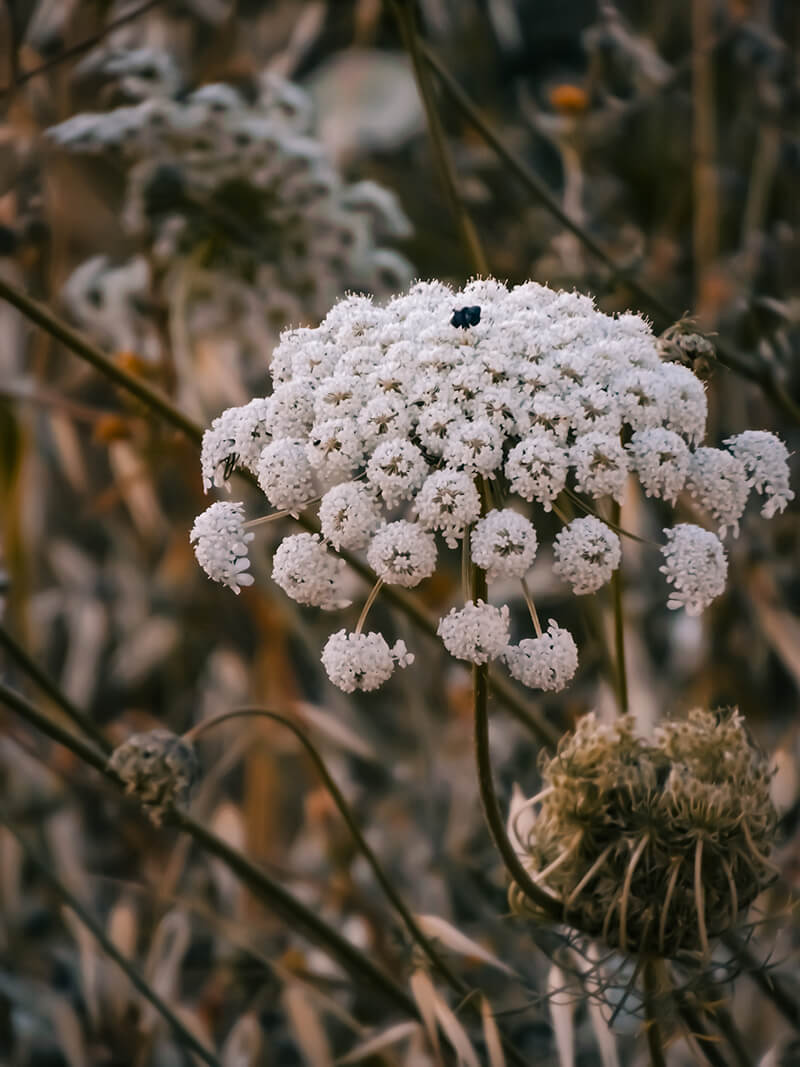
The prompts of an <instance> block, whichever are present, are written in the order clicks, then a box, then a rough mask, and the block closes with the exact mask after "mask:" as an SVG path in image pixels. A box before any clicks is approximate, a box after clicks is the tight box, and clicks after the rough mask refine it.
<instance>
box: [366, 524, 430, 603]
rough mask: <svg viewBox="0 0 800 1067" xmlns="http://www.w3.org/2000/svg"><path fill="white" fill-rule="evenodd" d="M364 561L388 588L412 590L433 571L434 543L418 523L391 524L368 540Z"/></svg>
mask: <svg viewBox="0 0 800 1067" xmlns="http://www.w3.org/2000/svg"><path fill="white" fill-rule="evenodd" d="M367 562H368V563H369V565H370V567H372V569H373V570H374V571H375V573H376V574H377V576H378V577H379V578H381V579H382V580H383V581H384V582H386V584H387V585H403V586H405V587H406V588H412V587H413V586H415V585H419V583H420V582H421V581H422V579H423V578H429V577H430V576H431V575H432V574H433V572H434V570H435V569H436V541H435V540H434V537H433V534H430V533H428V532H427V530H423V529H422V527H421V526H420V525H419V524H418V523H415V522H406V520H405V519H400V520H398V521H397V522H390V523H387V524H386V525H385V526H384V527H383V528H382V529H380V530H378V532H377V533H376V534H375V536H374V537H373V538H372V540H371V541H370V545H369V548H368V549H367Z"/></svg>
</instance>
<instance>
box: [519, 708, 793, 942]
mask: <svg viewBox="0 0 800 1067" xmlns="http://www.w3.org/2000/svg"><path fill="white" fill-rule="evenodd" d="M769 782H770V772H769V769H768V765H767V761H766V759H765V758H764V756H763V755H762V754H761V753H760V752H759V751H758V750H757V749H755V748H754V747H753V744H752V742H751V741H750V738H749V736H748V733H747V728H746V726H745V723H744V720H743V719H742V717H741V715H739V713H738V712H737V711H735V710H727V711H721V712H717V713H712V712H708V711H699V710H698V711H693V712H691V713H690V715H689V717H688V719H686V720H680V721H673V722H668V723H666V724H665V725H663V726H661V727H659V728H658V730H657V731H656V736H655V739H654V742H653V743H652V744H648V743H647V742H645V741H643V740H642V739H641V738H639V737H637V736H636V734H635V732H634V721H633V717H632V716H624V717H622V718H620V719H617V720H615V721H614V722H613V723H612V724H611V725H603V724H601V723H599V722H598V721H597V719H596V718H595V716H594V714H593V713H592V714H589V715H586V716H584V718H582V719H581V720H580V722H579V723H578V726H577V728H576V729H575V731H574V732H573V733H572V734H570V735H567V736H565V737H564V738H562V740H561V742H560V744H559V746H558V751H557V753H556V755H555V756H553V757H551V758H547V759H545V761H544V763H543V765H542V786H543V788H542V790H541V792H540V793H539V794H538V795H537V797H535V798H532V800H531V801H528V802H526V803H523V804H520V805H519V806H518V807H517V808H516V810H515V811H513V812H512V813H511V817H510V819H509V831H510V835H511V839H512V841H513V842H514V845H515V848H516V849H517V850H518V853H519V856H520V859H521V861H522V864H523V866H524V867H525V869H526V870H527V871H528V872H529V874H530V875H531V878H532V879H533V880H534V881H535V882H536V883H537V884H538V885H540V886H541V888H542V889H544V890H545V891H546V892H548V893H551V894H552V895H553V896H554V898H556V899H557V900H558V901H559V902H560V903H561V904H562V905H563V917H564V922H565V923H567V924H569V925H570V926H572V927H574V928H575V929H577V930H580V931H581V932H583V933H585V934H588V935H589V936H591V937H599V938H601V939H602V940H603V941H605V943H606V944H607V945H609V946H610V947H612V948H620V949H622V950H623V951H627V952H630V953H632V954H637V953H642V954H647V953H650V954H656V953H657V954H658V955H660V956H665V957H674V956H677V955H682V956H686V955H687V954H689V955H696V956H700V957H704V958H706V959H707V958H708V952H709V939H710V938H712V937H715V936H718V935H719V934H721V933H723V932H724V931H725V930H727V929H730V928H731V927H733V926H735V925H736V923H737V921H738V919H739V918H740V916H741V914H742V912H743V911H744V910H745V909H746V908H747V907H748V905H750V904H751V903H752V901H753V900H754V899H755V898H756V897H757V896H758V894H759V892H760V891H761V889H763V888H764V886H765V885H767V884H768V883H769V882H770V881H771V880H772V877H773V867H772V865H771V864H770V862H769V853H770V849H771V847H772V844H773V842H774V837H775V829H776V824H777V816H776V812H775V809H774V807H773V805H772V801H771V799H770V788H769ZM535 808H538V810H535V811H534V809H535ZM510 898H511V904H512V907H513V908H514V909H515V910H516V911H519V912H524V913H529V914H533V915H535V916H536V917H537V918H542V917H543V916H542V915H541V914H540V913H539V911H538V909H537V907H536V906H535V905H533V904H532V903H531V901H530V899H529V898H528V897H526V896H525V894H524V893H523V891H522V890H521V889H520V888H519V886H517V885H513V886H512V887H511V890H510Z"/></svg>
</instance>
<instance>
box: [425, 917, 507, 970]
mask: <svg viewBox="0 0 800 1067" xmlns="http://www.w3.org/2000/svg"><path fill="white" fill-rule="evenodd" d="M416 919H417V922H418V923H419V925H420V926H421V927H422V931H423V933H425V934H427V935H428V937H431V938H435V939H436V940H437V941H439V942H440V943H441V944H442V945H444V946H445V947H446V948H449V949H452V951H453V952H457V953H458V954H459V955H461V956H466V957H467V958H468V959H472V960H480V962H481V963H486V964H488V965H489V966H490V967H496V968H497V969H498V970H500V971H504V972H505V973H506V974H511V975H513V974H514V973H515V972H514V971H513V969H512V968H511V967H509V966H508V965H507V964H505V963H503V961H502V960H500V959H498V958H497V956H495V955H494V954H493V953H491V952H489V951H488V950H487V949H485V948H484V947H483V946H482V945H479V944H478V942H477V941H473V940H472V938H471V937H467V936H466V934H462V933H461V931H460V930H457V929H456V927H455V926H453V925H451V924H450V923H449V922H447V920H446V919H442V918H440V917H439V916H438V915H417V916H416Z"/></svg>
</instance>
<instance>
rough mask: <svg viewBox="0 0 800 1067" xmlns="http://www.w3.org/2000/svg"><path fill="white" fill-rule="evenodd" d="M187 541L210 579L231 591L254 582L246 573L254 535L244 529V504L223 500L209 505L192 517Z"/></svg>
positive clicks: (237, 590)
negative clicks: (194, 517)
mask: <svg viewBox="0 0 800 1067" xmlns="http://www.w3.org/2000/svg"><path fill="white" fill-rule="evenodd" d="M189 540H190V541H191V543H192V544H193V545H194V554H195V556H196V557H197V562H198V563H199V564H200V566H201V567H202V568H203V570H204V571H205V572H206V574H207V575H208V576H209V578H213V579H214V581H215V582H221V583H222V584H223V585H227V586H230V588H231V589H232V590H233V591H234V593H238V592H239V590H240V588H241V587H242V586H243V585H252V584H253V575H252V574H248V573H247V571H248V568H249V567H250V560H249V559H248V558H247V545H248V543H249V542H250V541H252V540H253V534H252V533H247V532H246V530H245V528H244V504H232V503H229V502H228V501H226V500H221V501H218V502H217V503H216V504H212V505H211V507H210V508H206V510H205V511H204V512H203V513H202V514H201V515H198V516H197V518H196V519H195V520H194V525H193V526H192V530H191V533H190V534H189Z"/></svg>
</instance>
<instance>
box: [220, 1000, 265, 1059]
mask: <svg viewBox="0 0 800 1067" xmlns="http://www.w3.org/2000/svg"><path fill="white" fill-rule="evenodd" d="M260 1052H261V1025H260V1024H259V1021H258V1017H257V1016H256V1015H255V1014H253V1013H252V1012H248V1014H247V1015H242V1017H241V1018H240V1019H238V1020H237V1021H236V1023H235V1025H234V1027H233V1029H232V1030H231V1032H230V1033H229V1034H228V1036H227V1038H226V1039H225V1044H224V1045H223V1046H222V1052H221V1053H220V1060H221V1062H222V1067H255V1065H256V1063H257V1062H258V1057H259V1054H260Z"/></svg>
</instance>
